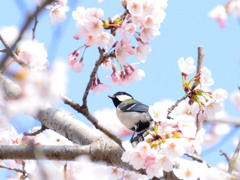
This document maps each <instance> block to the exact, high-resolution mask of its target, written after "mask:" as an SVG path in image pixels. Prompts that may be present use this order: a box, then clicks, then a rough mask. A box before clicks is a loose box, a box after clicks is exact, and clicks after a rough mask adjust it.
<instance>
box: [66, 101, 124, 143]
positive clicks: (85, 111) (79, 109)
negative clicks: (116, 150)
mask: <svg viewBox="0 0 240 180" xmlns="http://www.w3.org/2000/svg"><path fill="white" fill-rule="evenodd" d="M62 99H63V101H64V103H66V104H68V105H70V106H71V107H72V108H73V109H75V110H76V111H77V112H79V113H81V114H83V115H84V116H85V117H86V118H87V119H88V120H89V121H90V122H91V123H92V124H93V125H94V126H95V127H96V128H97V129H99V130H100V131H102V132H103V133H104V134H106V135H107V136H108V137H109V138H111V139H112V140H114V141H115V142H116V143H118V144H119V145H120V146H121V147H122V140H121V139H120V138H119V137H118V136H116V135H115V134H113V133H112V131H109V130H108V129H107V128H105V127H104V126H103V125H102V124H101V123H99V121H98V120H97V119H96V118H95V117H94V116H93V115H92V114H90V113H89V111H88V109H84V108H82V107H81V106H80V105H79V104H77V103H76V102H74V101H73V100H71V99H69V98H67V97H62Z"/></svg>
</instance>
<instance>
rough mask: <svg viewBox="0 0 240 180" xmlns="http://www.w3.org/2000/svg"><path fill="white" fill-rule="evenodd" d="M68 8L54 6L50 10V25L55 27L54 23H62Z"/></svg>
mask: <svg viewBox="0 0 240 180" xmlns="http://www.w3.org/2000/svg"><path fill="white" fill-rule="evenodd" d="M69 10H70V8H69V7H68V6H62V5H56V6H54V7H53V8H52V9H51V12H50V17H51V23H52V25H55V24H56V22H64V21H65V20H66V18H67V16H66V12H68V11H69Z"/></svg>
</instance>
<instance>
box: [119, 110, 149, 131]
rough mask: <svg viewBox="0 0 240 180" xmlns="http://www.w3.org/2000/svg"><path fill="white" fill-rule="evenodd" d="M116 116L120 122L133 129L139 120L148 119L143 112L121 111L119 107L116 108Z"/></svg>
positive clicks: (144, 120)
mask: <svg viewBox="0 0 240 180" xmlns="http://www.w3.org/2000/svg"><path fill="white" fill-rule="evenodd" d="M117 116H118V119H119V120H120V121H121V123H122V124H123V125H124V126H125V127H126V128H128V129H133V128H134V127H135V125H136V124H138V123H139V122H146V121H149V119H147V118H146V117H145V115H144V114H143V113H139V112H122V111H121V110H120V109H119V108H117Z"/></svg>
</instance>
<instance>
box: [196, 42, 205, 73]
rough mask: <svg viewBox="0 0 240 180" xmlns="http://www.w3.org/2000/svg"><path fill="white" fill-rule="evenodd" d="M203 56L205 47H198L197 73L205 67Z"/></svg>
mask: <svg viewBox="0 0 240 180" xmlns="http://www.w3.org/2000/svg"><path fill="white" fill-rule="evenodd" d="M203 56H204V52H203V47H202V46H199V47H198V64H197V73H199V72H200V69H201V68H202V66H203Z"/></svg>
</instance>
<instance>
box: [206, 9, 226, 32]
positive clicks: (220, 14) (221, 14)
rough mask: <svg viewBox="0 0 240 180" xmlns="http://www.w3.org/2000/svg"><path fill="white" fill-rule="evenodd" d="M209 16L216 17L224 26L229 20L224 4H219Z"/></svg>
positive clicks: (221, 25) (222, 26)
mask: <svg viewBox="0 0 240 180" xmlns="http://www.w3.org/2000/svg"><path fill="white" fill-rule="evenodd" d="M208 16H209V17H211V18H213V19H215V20H216V21H217V22H218V23H219V24H220V27H221V28H224V26H225V23H226V20H227V12H226V8H225V7H224V6H222V5H218V6H217V7H215V8H214V9H212V10H211V11H210V12H209V13H208Z"/></svg>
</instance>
